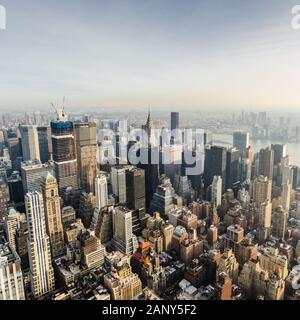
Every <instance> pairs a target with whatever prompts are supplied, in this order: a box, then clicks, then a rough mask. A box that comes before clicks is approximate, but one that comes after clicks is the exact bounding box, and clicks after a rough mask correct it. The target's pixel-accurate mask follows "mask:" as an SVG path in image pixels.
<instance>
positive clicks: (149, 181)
mask: <svg viewBox="0 0 300 320" xmlns="http://www.w3.org/2000/svg"><path fill="white" fill-rule="evenodd" d="M140 153H141V154H145V155H146V154H147V160H148V161H147V162H146V163H139V164H138V165H137V167H139V168H140V169H143V170H144V171H145V189H146V208H149V206H150V203H151V200H152V198H153V195H154V193H155V191H156V188H157V186H158V183H159V148H158V147H154V146H151V145H150V146H148V147H142V148H141V149H140Z"/></svg>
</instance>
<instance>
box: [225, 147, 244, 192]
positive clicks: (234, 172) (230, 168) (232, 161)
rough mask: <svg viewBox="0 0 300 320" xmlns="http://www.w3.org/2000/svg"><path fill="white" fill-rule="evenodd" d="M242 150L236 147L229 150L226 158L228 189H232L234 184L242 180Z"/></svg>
mask: <svg viewBox="0 0 300 320" xmlns="http://www.w3.org/2000/svg"><path fill="white" fill-rule="evenodd" d="M240 169H241V161H240V152H239V150H238V149H236V148H232V149H229V150H227V158H226V189H232V188H233V186H234V184H235V183H236V182H238V181H239V180H240V171H241V170H240Z"/></svg>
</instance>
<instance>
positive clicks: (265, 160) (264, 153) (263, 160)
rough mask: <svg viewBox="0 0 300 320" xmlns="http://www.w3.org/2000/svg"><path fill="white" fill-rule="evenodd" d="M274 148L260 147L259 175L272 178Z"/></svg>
mask: <svg viewBox="0 0 300 320" xmlns="http://www.w3.org/2000/svg"><path fill="white" fill-rule="evenodd" d="M273 165H274V150H272V149H271V148H269V147H268V148H266V149H261V150H260V151H259V169H258V173H259V175H262V176H264V177H267V178H268V179H269V180H272V179H273Z"/></svg>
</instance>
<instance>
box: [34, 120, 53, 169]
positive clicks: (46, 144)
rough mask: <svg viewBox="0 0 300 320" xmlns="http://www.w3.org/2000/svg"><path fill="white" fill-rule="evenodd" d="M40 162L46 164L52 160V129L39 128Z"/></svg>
mask: <svg viewBox="0 0 300 320" xmlns="http://www.w3.org/2000/svg"><path fill="white" fill-rule="evenodd" d="M37 133H38V139H39V149H40V160H41V162H42V163H45V162H47V161H49V160H50V159H51V155H52V142H51V128H50V127H46V126H45V127H37Z"/></svg>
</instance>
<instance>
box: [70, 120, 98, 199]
mask: <svg viewBox="0 0 300 320" xmlns="http://www.w3.org/2000/svg"><path fill="white" fill-rule="evenodd" d="M75 132H76V153H77V163H78V173H79V182H80V186H81V188H83V189H84V190H85V191H87V192H88V193H89V192H92V193H95V184H94V181H95V177H96V176H97V174H98V172H99V170H98V163H97V140H96V136H97V128H96V123H93V122H76V123H75Z"/></svg>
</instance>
